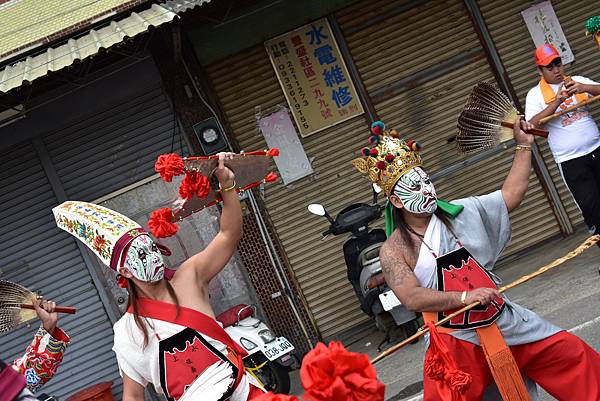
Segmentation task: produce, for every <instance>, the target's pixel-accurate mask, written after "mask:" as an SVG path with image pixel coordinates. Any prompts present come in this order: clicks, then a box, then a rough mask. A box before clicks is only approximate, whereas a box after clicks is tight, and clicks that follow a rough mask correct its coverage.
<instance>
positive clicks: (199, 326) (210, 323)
mask: <svg viewBox="0 0 600 401" xmlns="http://www.w3.org/2000/svg"><path fill="white" fill-rule="evenodd" d="M127 312H129V313H133V308H132V307H131V306H130V307H129V308H128V309H127ZM138 314H139V315H140V316H143V317H149V318H151V319H156V320H162V321H164V322H169V323H174V324H178V325H180V326H185V327H189V328H190V329H193V330H195V331H197V332H198V333H202V334H204V335H206V336H208V337H210V338H212V339H214V340H217V341H219V342H221V343H223V344H224V345H225V346H226V347H227V349H228V350H230V351H232V353H233V357H234V358H235V361H231V362H232V363H233V364H235V365H236V366H237V368H238V369H237V377H236V379H235V383H234V385H233V389H235V388H237V386H238V384H239V382H240V380H241V379H242V377H243V376H244V362H243V358H244V357H245V356H246V355H248V353H247V352H246V350H245V349H244V348H242V346H241V345H239V344H238V343H236V342H235V341H233V339H232V338H231V337H229V335H228V334H227V332H226V331H225V330H224V329H223V328H222V327H221V326H220V325H219V324H218V323H217V321H216V320H215V319H214V318H212V317H210V316H208V315H206V314H204V313H202V312H199V311H197V310H194V309H190V308H186V307H184V306H180V307H179V314H177V307H176V306H175V305H173V304H169V303H166V302H162V301H156V300H153V299H149V298H140V299H138ZM226 357H227V358H228V359H229V360H231V359H232V358H231V354H230V355H226Z"/></svg>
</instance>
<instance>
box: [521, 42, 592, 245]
mask: <svg viewBox="0 0 600 401" xmlns="http://www.w3.org/2000/svg"><path fill="white" fill-rule="evenodd" d="M535 63H536V65H537V68H538V73H539V74H540V82H539V83H538V84H537V85H536V86H535V87H533V88H531V90H529V92H528V93H527V98H526V101H525V118H526V119H527V120H528V121H529V122H531V123H533V124H535V125H540V120H541V119H542V118H544V117H547V116H550V115H552V114H554V113H556V112H559V111H561V110H564V109H566V108H567V107H570V106H573V105H575V104H577V103H582V102H584V101H585V100H587V99H588V97H589V96H590V95H600V84H599V83H598V82H595V81H592V80H591V79H588V78H585V77H582V76H573V77H567V76H565V72H564V67H563V65H562V60H561V58H560V54H559V53H558V51H557V50H556V48H555V47H554V46H552V45H548V44H546V45H542V46H540V47H538V48H537V49H536V51H535ZM543 125H544V128H546V129H547V130H548V131H549V132H550V135H549V136H548V143H549V145H550V150H551V151H552V155H553V156H554V160H555V161H556V163H557V164H558V165H559V167H560V170H561V172H562V175H563V178H564V180H565V182H566V184H567V186H568V187H569V190H570V191H571V193H572V194H573V197H574V198H575V201H576V202H577V204H578V205H579V208H580V209H581V212H582V214H583V218H584V220H585V223H586V224H587V226H588V227H589V228H590V231H593V232H595V233H596V234H600V132H599V131H598V126H597V125H596V122H595V121H594V120H593V119H592V117H591V116H590V112H589V110H588V108H587V107H585V106H584V107H581V108H578V109H576V110H574V111H572V112H569V113H566V114H563V115H562V116H560V117H557V118H555V119H553V120H550V121H548V122H546V123H545V124H543Z"/></svg>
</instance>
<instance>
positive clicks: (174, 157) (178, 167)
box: [154, 153, 183, 182]
mask: <svg viewBox="0 0 600 401" xmlns="http://www.w3.org/2000/svg"><path fill="white" fill-rule="evenodd" d="M154 170H156V172H157V173H158V174H160V176H161V178H162V179H163V180H165V181H166V182H171V181H173V176H176V175H181V174H183V159H182V158H181V157H180V156H179V155H178V154H175V153H169V154H166V155H160V156H158V159H157V160H156V163H154Z"/></svg>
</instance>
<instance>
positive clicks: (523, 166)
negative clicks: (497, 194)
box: [502, 120, 533, 212]
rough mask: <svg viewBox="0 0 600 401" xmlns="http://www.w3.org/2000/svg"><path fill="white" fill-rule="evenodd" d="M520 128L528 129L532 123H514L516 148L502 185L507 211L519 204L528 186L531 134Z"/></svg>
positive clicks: (531, 126)
mask: <svg viewBox="0 0 600 401" xmlns="http://www.w3.org/2000/svg"><path fill="white" fill-rule="evenodd" d="M521 128H523V129H530V128H533V124H532V123H530V122H527V121H522V120H521V121H520V124H518V123H516V122H515V124H514V129H513V135H514V137H515V142H516V143H517V148H516V151H515V157H514V159H513V164H512V167H511V169H510V171H509V173H508V176H507V177H506V179H505V180H504V184H503V185H502V197H503V198H504V203H506V208H507V209H508V211H509V212H510V211H511V210H514V209H515V208H516V207H517V206H519V205H520V204H521V201H522V200H523V198H524V197H525V193H526V192H527V187H528V186H529V173H530V171H531V145H532V144H533V135H529V134H526V133H525V132H523V130H522V129H521Z"/></svg>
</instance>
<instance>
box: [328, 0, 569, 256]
mask: <svg viewBox="0 0 600 401" xmlns="http://www.w3.org/2000/svg"><path fill="white" fill-rule="evenodd" d="M339 21H340V25H341V27H342V30H343V31H344V33H345V35H346V39H347V41H348V46H349V48H350V51H351V53H352V56H353V58H354V60H355V62H356V64H357V67H358V69H359V72H360V74H361V76H362V77H363V80H364V82H365V84H366V86H367V90H368V92H369V94H370V96H371V98H372V99H373V103H374V106H375V108H376V110H377V113H378V115H379V117H380V118H381V120H382V121H384V122H385V123H386V124H388V126H390V127H394V128H396V129H398V130H399V132H401V133H403V134H405V135H407V136H409V137H414V138H415V139H417V140H419V141H420V142H421V143H422V144H423V147H424V151H423V158H424V161H425V164H426V167H427V168H428V170H429V171H430V172H435V171H437V170H439V169H441V168H444V167H447V166H450V165H453V164H455V163H457V162H460V161H462V160H464V159H465V158H466V157H465V156H461V155H459V154H458V152H457V151H456V149H455V146H454V143H453V142H451V143H449V142H448V139H449V138H451V137H453V136H454V135H455V129H456V128H455V127H456V120H457V117H458V114H459V112H460V110H461V109H462V107H463V105H464V102H465V99H466V97H467V95H468V93H469V92H470V90H471V88H472V87H473V85H475V84H476V83H477V82H480V81H493V80H494V77H493V75H492V72H491V70H490V67H489V65H488V63H487V60H486V58H485V52H484V49H483V48H482V47H481V44H480V42H479V39H478V38H477V35H476V33H475V30H474V29H473V27H472V24H471V21H470V20H469V17H468V15H467V13H466V11H465V8H464V5H463V2H462V1H459V0H447V1H429V2H411V3H408V4H406V3H401V2H389V1H375V2H372V1H371V2H359V3H357V4H356V5H355V6H353V7H350V8H348V9H346V10H344V11H343V12H342V13H340V15H339ZM512 155H513V150H512V149H511V150H507V151H505V152H502V153H501V154H500V155H496V156H493V157H491V158H489V159H486V160H485V161H482V162H479V163H476V164H474V165H471V166H469V167H467V168H464V169H461V170H460V172H458V173H455V174H453V175H451V176H447V177H443V178H441V179H438V180H436V184H437V185H436V186H437V189H438V192H439V194H440V196H441V197H443V198H445V199H458V198H462V197H465V196H471V195H475V194H484V193H488V192H491V191H494V190H496V189H499V188H500V187H501V186H502V183H503V181H504V178H505V177H506V175H507V174H508V170H509V169H510V166H511V162H512ZM547 203H548V201H547V198H546V197H545V194H544V192H543V189H542V187H541V185H540V184H539V181H538V180H537V178H536V176H535V175H534V174H532V176H531V181H530V186H529V192H528V193H527V197H526V199H525V201H524V202H523V204H522V205H521V206H520V208H519V209H517V210H515V211H514V212H513V213H512V214H511V221H512V224H513V239H512V242H511V244H510V245H509V247H508V248H507V249H506V250H505V252H504V255H509V254H511V253H514V252H517V251H519V250H522V249H524V248H526V247H528V246H530V245H532V244H534V243H536V242H538V241H540V240H542V239H544V238H548V237H550V236H552V235H556V234H558V233H559V232H560V231H559V227H558V224H557V222H556V219H555V217H554V215H553V213H552V211H551V210H550V208H549V207H547V206H546V205H547ZM540 211H543V212H540ZM532 216H535V219H532V218H531V217H532Z"/></svg>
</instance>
